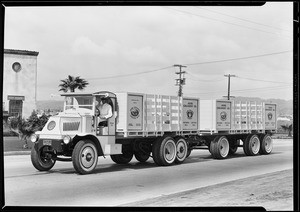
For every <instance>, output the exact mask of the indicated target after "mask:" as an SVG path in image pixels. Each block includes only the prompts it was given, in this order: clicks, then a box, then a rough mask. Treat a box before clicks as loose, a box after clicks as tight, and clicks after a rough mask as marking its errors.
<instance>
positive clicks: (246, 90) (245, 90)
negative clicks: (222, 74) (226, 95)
mask: <svg viewBox="0 0 300 212" xmlns="http://www.w3.org/2000/svg"><path fill="white" fill-rule="evenodd" d="M291 86H292V85H285V86H276V87H261V88H254V89H253V88H251V89H242V90H231V91H232V92H249V91H258V90H277V89H281V88H288V87H291ZM221 92H224V90H222V91H211V92H204V93H188V94H187V95H197V94H211V93H221Z"/></svg>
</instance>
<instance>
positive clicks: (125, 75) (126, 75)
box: [87, 66, 173, 80]
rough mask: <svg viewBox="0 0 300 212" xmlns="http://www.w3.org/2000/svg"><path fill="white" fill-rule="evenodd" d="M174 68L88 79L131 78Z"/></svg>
mask: <svg viewBox="0 0 300 212" xmlns="http://www.w3.org/2000/svg"><path fill="white" fill-rule="evenodd" d="M172 67H173V66H167V67H164V68H160V69H155V70H151V71H143V72H137V73H132V74H122V75H115V76H109V77H93V78H87V79H88V80H102V79H112V78H120V77H129V76H136V75H140V74H147V73H152V72H156V71H161V70H165V69H169V68H172Z"/></svg>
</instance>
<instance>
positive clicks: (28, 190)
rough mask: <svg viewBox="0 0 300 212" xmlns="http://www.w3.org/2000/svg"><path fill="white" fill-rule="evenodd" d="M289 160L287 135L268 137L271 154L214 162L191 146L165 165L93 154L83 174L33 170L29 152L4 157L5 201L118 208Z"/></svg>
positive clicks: (61, 168) (272, 168)
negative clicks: (94, 161)
mask: <svg viewBox="0 0 300 212" xmlns="http://www.w3.org/2000/svg"><path fill="white" fill-rule="evenodd" d="M292 163H293V146H292V140H291V139H284V140H280V139H276V140H274V149H273V152H272V154H271V155H260V156H255V157H249V156H248V157H247V156H245V155H244V153H243V151H242V148H239V150H238V152H237V154H236V155H235V156H232V157H230V158H228V159H226V160H214V159H212V158H211V156H210V153H209V152H208V151H207V150H195V151H193V152H192V154H191V156H190V157H189V158H188V159H186V161H185V162H184V163H183V164H181V165H174V166H170V167H159V166H156V165H155V164H154V162H153V160H152V159H151V160H149V162H148V163H146V164H141V163H138V162H137V161H136V160H133V161H132V162H131V163H130V164H128V165H117V164H114V163H113V162H112V160H111V159H110V158H109V157H107V158H106V159H104V158H99V161H98V166H97V169H96V171H95V173H93V174H90V175H83V176H82V175H78V174H77V173H76V172H75V170H74V169H73V166H72V163H71V162H57V163H56V165H55V166H54V168H53V169H52V170H51V171H49V172H38V171H37V170H35V169H34V167H33V166H32V165H31V161H30V155H19V156H5V157H4V171H5V179H4V181H5V205H7V206H118V205H122V204H128V203H132V202H136V201H142V200H145V199H149V198H154V197H159V196H162V195H163V196H165V195H169V194H174V193H178V192H183V191H188V190H192V189H195V188H201V187H206V186H210V185H216V184H220V183H224V182H229V181H233V180H239V179H243V178H246V177H251V176H257V175H262V174H267V173H272V172H277V171H282V170H287V169H291V168H293V165H292ZM224 198H226V197H224ZM187 201H188V200H187Z"/></svg>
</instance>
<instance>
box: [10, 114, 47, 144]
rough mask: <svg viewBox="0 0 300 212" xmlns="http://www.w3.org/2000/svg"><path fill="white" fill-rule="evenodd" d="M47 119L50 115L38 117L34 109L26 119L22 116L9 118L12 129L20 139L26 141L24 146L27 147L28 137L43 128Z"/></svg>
mask: <svg viewBox="0 0 300 212" xmlns="http://www.w3.org/2000/svg"><path fill="white" fill-rule="evenodd" d="M47 121H48V117H47V116H46V115H45V114H43V115H42V116H41V117H38V116H37V113H36V112H35V111H33V112H32V113H31V115H30V116H29V117H28V119H26V120H25V119H24V118H21V117H20V116H18V117H11V118H9V120H8V125H9V128H10V129H11V131H12V132H14V133H16V134H17V135H18V136H19V139H20V140H21V141H23V142H24V143H25V144H24V148H27V147H28V144H27V139H28V138H29V137H30V136H31V135H32V134H33V133H35V132H36V131H39V130H42V129H43V127H44V126H45V124H46V123H47Z"/></svg>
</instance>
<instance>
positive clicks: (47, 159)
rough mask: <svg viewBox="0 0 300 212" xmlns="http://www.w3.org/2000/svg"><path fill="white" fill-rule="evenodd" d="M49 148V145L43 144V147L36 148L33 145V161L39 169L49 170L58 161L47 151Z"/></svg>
mask: <svg viewBox="0 0 300 212" xmlns="http://www.w3.org/2000/svg"><path fill="white" fill-rule="evenodd" d="M49 148H50V147H49V146H43V147H42V148H41V149H39V150H36V148H35V146H33V147H32V149H31V163H32V165H33V166H34V167H35V168H36V169H37V170H39V171H49V170H50V169H51V168H52V167H53V166H54V164H55V162H56V160H55V159H53V158H52V155H51V154H49V153H46V152H45V151H47V150H49Z"/></svg>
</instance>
